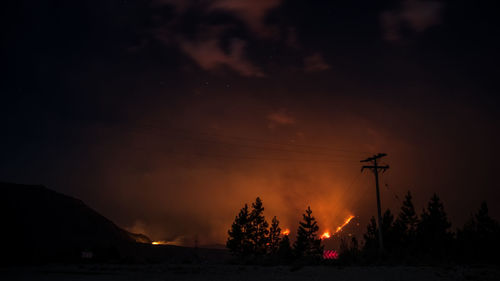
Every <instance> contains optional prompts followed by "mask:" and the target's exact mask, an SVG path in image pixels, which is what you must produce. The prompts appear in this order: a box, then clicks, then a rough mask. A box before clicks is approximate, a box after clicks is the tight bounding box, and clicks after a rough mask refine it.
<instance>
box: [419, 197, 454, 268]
mask: <svg viewBox="0 0 500 281" xmlns="http://www.w3.org/2000/svg"><path fill="white" fill-rule="evenodd" d="M450 227H451V223H450V222H449V221H448V217H447V215H446V212H445V211H444V206H443V203H441V201H440V199H439V197H438V196H437V195H436V194H435V193H434V195H433V196H432V198H431V200H430V201H429V203H428V205H427V209H426V210H423V212H422V215H421V220H420V223H419V224H418V229H417V235H418V241H419V246H420V249H421V250H427V252H428V253H429V254H431V255H432V257H433V258H442V257H443V256H444V255H445V254H446V252H447V250H449V247H450V244H451V239H452V237H453V236H452V233H451V232H450V231H449V229H450Z"/></svg>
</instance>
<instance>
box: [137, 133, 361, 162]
mask: <svg viewBox="0 0 500 281" xmlns="http://www.w3.org/2000/svg"><path fill="white" fill-rule="evenodd" d="M128 129H132V130H136V131H137V129H139V130H141V129H144V127H142V128H141V127H135V128H134V127H128ZM146 133H152V134H153V135H159V136H172V135H174V136H179V135H178V134H177V135H176V134H172V133H168V132H167V133H164V132H146ZM179 137H181V138H183V139H185V140H188V141H191V142H207V143H215V144H222V145H232V146H240V147H245V148H253V149H260V150H270V151H279V152H289V153H300V154H309V155H317V156H323V157H335V158H350V159H354V156H346V155H338V154H329V153H321V152H312V151H305V150H293V149H285V148H277V147H267V146H258V145H250V144H244V143H234V142H228V141H221V140H214V139H206V138H200V137H193V136H186V135H180V136H179Z"/></svg>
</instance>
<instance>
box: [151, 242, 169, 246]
mask: <svg viewBox="0 0 500 281" xmlns="http://www.w3.org/2000/svg"><path fill="white" fill-rule="evenodd" d="M151 244H152V245H167V241H153V242H151Z"/></svg>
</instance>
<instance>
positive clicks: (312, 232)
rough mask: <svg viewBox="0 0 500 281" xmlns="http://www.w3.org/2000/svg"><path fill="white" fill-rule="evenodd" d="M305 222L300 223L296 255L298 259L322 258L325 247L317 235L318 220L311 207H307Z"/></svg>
mask: <svg viewBox="0 0 500 281" xmlns="http://www.w3.org/2000/svg"><path fill="white" fill-rule="evenodd" d="M302 217H303V221H301V222H300V223H299V228H298V230H297V240H296V241H295V244H294V251H295V255H296V256H297V257H298V258H302V257H308V258H318V259H319V258H321V257H322V255H323V247H322V246H321V240H320V239H319V238H317V236H316V234H317V232H318V230H319V227H318V224H317V222H316V219H315V218H314V217H313V216H312V211H311V208H310V207H307V210H306V213H305V214H303V215H302Z"/></svg>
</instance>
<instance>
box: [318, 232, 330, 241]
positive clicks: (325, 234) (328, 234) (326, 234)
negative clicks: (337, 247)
mask: <svg viewBox="0 0 500 281" xmlns="http://www.w3.org/2000/svg"><path fill="white" fill-rule="evenodd" d="M320 238H321V240H323V239H328V238H330V232H329V231H327V232H325V233H323V234H322V235H321V237H320Z"/></svg>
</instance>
